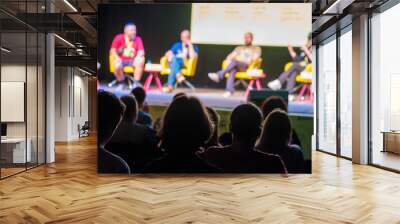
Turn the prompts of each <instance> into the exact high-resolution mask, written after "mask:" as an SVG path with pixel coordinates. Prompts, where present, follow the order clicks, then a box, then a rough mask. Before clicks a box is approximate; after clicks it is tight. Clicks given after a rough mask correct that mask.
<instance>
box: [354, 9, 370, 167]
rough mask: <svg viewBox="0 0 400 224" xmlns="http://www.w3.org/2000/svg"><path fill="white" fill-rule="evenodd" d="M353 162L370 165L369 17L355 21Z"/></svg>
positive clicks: (365, 16) (363, 16)
mask: <svg viewBox="0 0 400 224" xmlns="http://www.w3.org/2000/svg"><path fill="white" fill-rule="evenodd" d="M352 28H353V34H352V35H353V36H352V38H353V40H352V44H353V59H352V61H353V80H352V82H353V83H352V87H353V90H352V91H353V102H352V104H353V105H352V106H353V114H352V122H353V123H352V125H353V127H352V135H353V136H352V145H353V153H352V157H353V162H354V163H358V164H367V163H368V16H367V15H361V16H360V17H358V18H355V19H353V25H352Z"/></svg>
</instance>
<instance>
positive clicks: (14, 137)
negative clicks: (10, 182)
mask: <svg viewBox="0 0 400 224" xmlns="http://www.w3.org/2000/svg"><path fill="white" fill-rule="evenodd" d="M1 47H2V48H3V49H7V50H1V122H2V124H3V126H4V132H3V133H2V140H1V173H2V177H5V176H9V175H12V174H15V173H17V172H21V171H23V170H25V166H26V161H28V162H29V161H30V159H31V156H30V153H31V151H30V149H31V148H30V143H31V142H29V141H28V142H27V141H26V127H27V126H26V120H25V91H26V74H27V73H26V69H27V67H26V33H25V31H21V32H7V33H5V32H3V33H2V34H1ZM27 149H28V150H27Z"/></svg>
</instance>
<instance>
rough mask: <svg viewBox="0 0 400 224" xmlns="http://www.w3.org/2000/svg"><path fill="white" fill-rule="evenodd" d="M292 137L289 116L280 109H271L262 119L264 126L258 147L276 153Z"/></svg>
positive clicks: (287, 143) (286, 144)
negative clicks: (263, 119)
mask: <svg viewBox="0 0 400 224" xmlns="http://www.w3.org/2000/svg"><path fill="white" fill-rule="evenodd" d="M291 137H292V126H291V124H290V120H289V116H288V115H287V113H286V112H285V111H283V110H281V109H275V110H273V111H272V112H271V113H270V114H269V115H268V116H267V118H266V119H265V121H264V128H263V131H262V134H261V138H260V141H259V143H258V148H259V149H261V150H263V151H266V152H270V153H277V150H281V149H282V148H285V147H287V146H288V145H289V143H290V140H291Z"/></svg>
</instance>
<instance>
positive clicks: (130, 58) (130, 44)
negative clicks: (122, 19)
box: [109, 22, 144, 88]
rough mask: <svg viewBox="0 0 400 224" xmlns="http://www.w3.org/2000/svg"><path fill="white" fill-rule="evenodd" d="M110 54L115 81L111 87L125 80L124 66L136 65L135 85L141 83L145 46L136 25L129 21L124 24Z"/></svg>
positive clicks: (115, 38)
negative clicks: (122, 30) (137, 32)
mask: <svg viewBox="0 0 400 224" xmlns="http://www.w3.org/2000/svg"><path fill="white" fill-rule="evenodd" d="M110 56H111V57H112V63H113V65H114V76H115V79H116V80H115V81H113V82H111V83H110V84H109V87H111V86H113V85H115V84H119V83H121V82H122V81H124V80H125V76H124V67H125V66H132V67H134V69H135V70H134V83H133V86H131V87H132V88H133V87H136V86H138V85H140V79H141V77H142V73H143V68H144V47H143V42H142V39H141V38H140V37H139V36H138V35H137V34H136V25H135V24H134V23H132V22H128V23H126V24H125V26H124V33H121V34H117V35H116V36H115V37H114V40H113V42H112V44H111V49H110Z"/></svg>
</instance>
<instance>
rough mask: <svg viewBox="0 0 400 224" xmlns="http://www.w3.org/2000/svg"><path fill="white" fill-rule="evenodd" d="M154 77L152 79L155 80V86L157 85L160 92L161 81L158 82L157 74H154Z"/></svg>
mask: <svg viewBox="0 0 400 224" xmlns="http://www.w3.org/2000/svg"><path fill="white" fill-rule="evenodd" d="M154 75H155V76H154V79H155V80H156V84H157V87H158V90H160V91H161V92H162V84H161V81H160V77H158V73H155V74H154Z"/></svg>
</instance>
